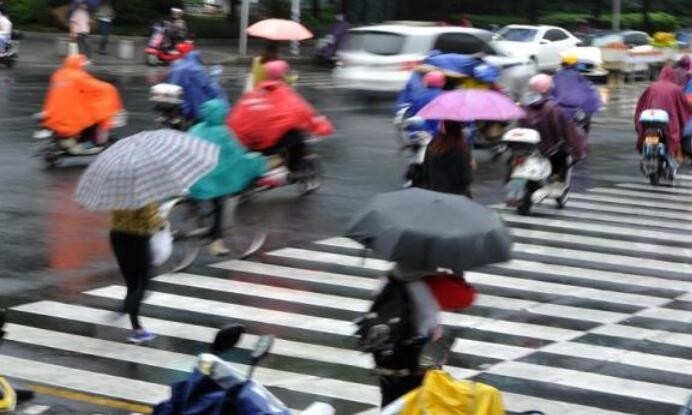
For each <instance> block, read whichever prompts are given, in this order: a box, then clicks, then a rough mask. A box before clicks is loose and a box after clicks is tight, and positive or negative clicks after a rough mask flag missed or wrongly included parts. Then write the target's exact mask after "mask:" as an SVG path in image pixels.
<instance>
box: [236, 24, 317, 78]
mask: <svg viewBox="0 0 692 415" xmlns="http://www.w3.org/2000/svg"><path fill="white" fill-rule="evenodd" d="M247 33H248V34H249V35H250V36H255V37H259V38H262V39H266V40H268V41H269V43H267V46H266V47H265V50H264V53H263V54H262V55H260V56H257V57H255V59H253V61H252V67H251V68H250V75H249V77H248V82H247V84H246V86H245V91H249V90H250V89H252V88H254V87H256V86H257V85H259V84H260V83H262V82H264V81H266V80H267V78H268V74H267V72H266V69H265V65H266V64H267V63H269V62H273V61H277V60H280V59H281V58H280V57H279V42H284V41H301V40H307V39H310V38H312V37H313V34H312V33H311V32H310V31H309V30H308V29H306V28H305V26H303V25H301V24H300V23H298V22H294V21H292V20H286V19H265V20H261V21H259V22H257V23H255V24H253V25H252V26H250V27H248V29H247ZM284 80H285V81H286V82H288V83H293V82H295V76H285V77H284Z"/></svg>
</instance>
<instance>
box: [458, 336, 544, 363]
mask: <svg viewBox="0 0 692 415" xmlns="http://www.w3.org/2000/svg"><path fill="white" fill-rule="evenodd" d="M452 351H453V352H456V353H464V354H470V355H475V356H483V357H490V358H493V359H501V360H514V359H519V358H520V357H524V356H526V355H528V354H531V353H533V352H535V351H536V349H532V348H529V347H520V346H508V345H504V344H498V343H490V342H484V341H478V340H469V339H463V338H460V337H457V338H456V339H455V340H454V344H453V345H452Z"/></svg>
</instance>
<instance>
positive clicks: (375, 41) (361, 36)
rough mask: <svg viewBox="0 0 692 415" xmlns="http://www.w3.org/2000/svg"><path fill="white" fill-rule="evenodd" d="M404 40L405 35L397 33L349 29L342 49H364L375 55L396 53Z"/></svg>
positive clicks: (399, 50) (399, 51) (402, 45)
mask: <svg viewBox="0 0 692 415" xmlns="http://www.w3.org/2000/svg"><path fill="white" fill-rule="evenodd" d="M405 40H406V37H405V36H404V35H400V34H398V33H391V32H378V31H362V30H358V31H351V32H350V33H349V35H348V38H347V40H346V42H345V44H344V46H343V50H345V51H366V52H369V53H372V54H375V55H397V54H399V53H401V50H402V49H403V47H404V41H405Z"/></svg>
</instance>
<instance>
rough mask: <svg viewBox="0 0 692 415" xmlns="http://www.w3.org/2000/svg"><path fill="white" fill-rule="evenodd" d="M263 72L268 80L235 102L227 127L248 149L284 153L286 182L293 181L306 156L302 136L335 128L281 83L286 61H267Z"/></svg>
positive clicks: (286, 69)
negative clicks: (287, 178) (287, 177)
mask: <svg viewBox="0 0 692 415" xmlns="http://www.w3.org/2000/svg"><path fill="white" fill-rule="evenodd" d="M264 70H265V72H266V74H267V80H266V81H263V82H261V83H260V84H259V85H257V87H255V88H254V89H252V90H251V91H250V92H247V93H245V94H244V95H243V96H242V97H241V98H240V100H238V102H237V103H236V105H235V106H234V107H233V110H232V112H231V115H230V116H229V118H228V125H229V127H230V128H231V129H232V130H233V131H234V132H235V133H236V134H237V136H238V139H239V140H240V141H241V142H242V143H243V144H244V145H245V146H246V147H247V148H249V149H250V150H253V151H259V152H261V153H263V154H264V155H266V156H274V155H282V154H285V156H286V158H285V161H286V167H287V168H288V170H289V171H290V173H291V177H289V180H291V179H295V178H296V177H297V176H296V175H297V174H299V173H300V172H301V171H302V166H303V161H304V159H305V156H306V151H307V150H306V144H305V135H306V134H314V135H317V136H328V135H330V134H332V133H333V131H334V127H333V126H332V124H331V123H330V122H329V120H328V119H327V118H326V117H325V116H322V115H320V114H318V113H317V111H316V110H315V109H314V108H313V107H312V106H311V105H310V104H309V103H307V102H306V101H305V100H304V99H303V98H302V97H301V96H300V95H299V94H298V93H297V92H296V91H295V90H294V89H293V88H291V86H290V85H288V84H287V83H286V82H285V81H284V79H285V77H286V75H287V74H288V72H289V70H290V67H289V65H288V63H287V62H286V61H282V60H276V61H271V62H268V63H266V64H265V65H264Z"/></svg>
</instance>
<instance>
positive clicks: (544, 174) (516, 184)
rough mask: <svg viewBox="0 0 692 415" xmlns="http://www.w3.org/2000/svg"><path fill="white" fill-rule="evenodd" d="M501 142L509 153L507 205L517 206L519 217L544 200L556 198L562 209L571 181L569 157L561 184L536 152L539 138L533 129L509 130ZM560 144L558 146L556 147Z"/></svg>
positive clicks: (567, 196) (544, 159)
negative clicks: (552, 176)
mask: <svg viewBox="0 0 692 415" xmlns="http://www.w3.org/2000/svg"><path fill="white" fill-rule="evenodd" d="M502 142H503V143H505V144H506V145H507V147H508V148H509V151H510V153H511V156H510V158H509V161H508V164H509V170H508V173H507V178H508V179H507V184H506V186H505V188H506V190H507V195H506V199H505V200H506V203H507V206H513V207H516V208H517V211H518V212H519V213H520V214H522V215H528V214H529V213H530V212H531V208H532V207H533V205H535V204H540V203H542V202H543V201H544V200H545V199H555V202H556V204H557V207H558V208H559V209H562V208H564V207H565V205H566V204H567V200H568V199H569V190H570V183H571V179H572V161H571V158H568V160H567V173H566V177H565V181H564V183H562V182H559V181H557V180H554V179H553V178H551V175H552V173H553V171H552V165H551V163H550V160H549V159H548V158H546V157H545V156H543V155H542V154H541V152H540V150H539V149H538V144H539V143H540V142H541V136H540V134H539V133H538V132H537V131H536V130H532V129H528V128H515V129H512V130H510V131H508V132H507V133H505V135H504V136H503V137H502ZM560 145H561V143H560V144H558V146H556V147H559V146H560ZM555 151H557V148H556V149H555Z"/></svg>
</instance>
